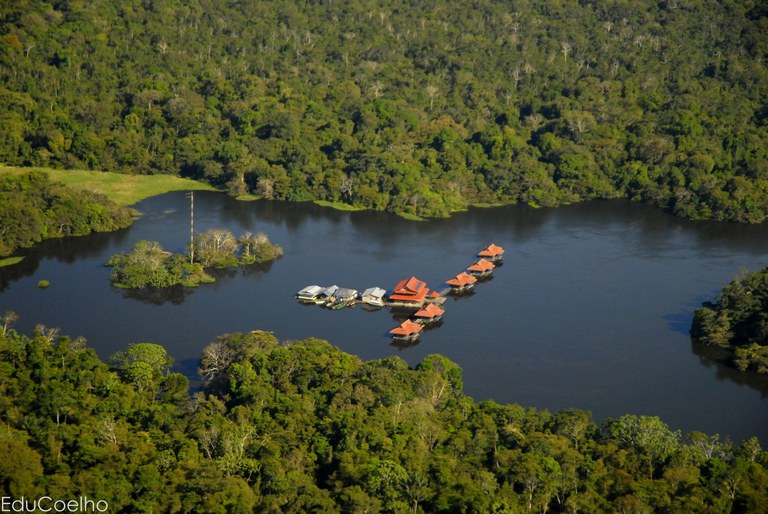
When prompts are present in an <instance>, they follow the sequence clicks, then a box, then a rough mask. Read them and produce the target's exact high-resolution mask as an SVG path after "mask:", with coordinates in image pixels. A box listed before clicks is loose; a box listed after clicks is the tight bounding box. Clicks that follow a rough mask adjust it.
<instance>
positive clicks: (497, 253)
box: [477, 243, 504, 262]
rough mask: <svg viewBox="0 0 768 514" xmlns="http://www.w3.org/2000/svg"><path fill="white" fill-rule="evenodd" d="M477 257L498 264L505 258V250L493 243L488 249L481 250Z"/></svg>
mask: <svg viewBox="0 0 768 514" xmlns="http://www.w3.org/2000/svg"><path fill="white" fill-rule="evenodd" d="M477 256H478V257H482V258H484V259H490V260H491V261H493V262H498V261H500V260H502V259H503V258H504V248H502V247H501V246H498V245H495V244H493V243H491V244H489V245H488V246H487V247H485V248H483V249H482V250H480V252H478V254H477Z"/></svg>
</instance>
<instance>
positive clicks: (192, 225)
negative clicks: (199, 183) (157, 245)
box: [186, 191, 195, 264]
mask: <svg viewBox="0 0 768 514" xmlns="http://www.w3.org/2000/svg"><path fill="white" fill-rule="evenodd" d="M186 197H187V198H189V263H190V264H192V263H193V262H195V192H194V191H190V192H189V193H187V194H186Z"/></svg>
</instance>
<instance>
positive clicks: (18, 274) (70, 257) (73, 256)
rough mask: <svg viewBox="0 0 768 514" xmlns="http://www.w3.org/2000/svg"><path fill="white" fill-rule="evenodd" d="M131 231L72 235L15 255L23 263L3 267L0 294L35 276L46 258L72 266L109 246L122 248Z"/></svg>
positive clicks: (50, 240) (51, 240)
mask: <svg viewBox="0 0 768 514" xmlns="http://www.w3.org/2000/svg"><path fill="white" fill-rule="evenodd" d="M128 232H129V229H121V230H118V231H116V232H108V233H104V232H100V233H92V234H89V235H87V236H70V237H62V238H56V239H48V240H45V241H43V242H41V243H39V244H37V245H35V246H34V247H33V248H26V249H23V250H20V251H18V252H16V255H18V256H20V257H24V260H23V261H21V262H19V263H18V264H14V265H12V266H4V267H2V268H0V292H3V291H5V290H6V289H8V287H10V285H11V284H12V283H13V282H16V281H17V280H20V279H22V278H24V277H28V276H31V275H34V274H35V273H36V272H37V268H38V267H39V265H40V261H41V260H43V259H53V260H56V261H58V262H63V263H66V264H71V263H74V262H76V261H80V260H83V259H87V258H89V257H98V256H100V255H101V254H102V253H104V250H105V249H106V248H108V247H109V246H110V245H120V244H121V243H122V242H123V241H124V240H125V239H126V238H127V237H128Z"/></svg>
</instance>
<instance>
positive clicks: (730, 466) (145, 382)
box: [0, 312, 768, 514]
mask: <svg viewBox="0 0 768 514" xmlns="http://www.w3.org/2000/svg"><path fill="white" fill-rule="evenodd" d="M16 319H17V316H16V315H15V314H14V313H13V312H6V313H5V315H4V316H3V317H2V318H1V319H0V323H2V324H1V325H0V330H2V332H0V418H2V425H3V426H2V430H0V459H1V460H2V462H3V466H0V491H2V492H3V494H4V495H6V494H7V495H10V496H11V497H15V498H19V497H22V496H24V497H26V498H35V497H39V496H40V495H42V494H47V495H49V496H51V497H53V498H72V497H77V496H78V495H86V496H87V497H88V498H91V499H94V500H103V501H106V502H108V504H109V512H126V513H128V512H131V513H134V512H179V513H181V512H194V513H198V512H220V513H224V512H227V513H245V512H253V511H258V512H274V513H304V512H322V513H334V512H344V513H363V512H367V513H377V512H390V513H394V512H398V513H399V512H414V513H418V512H464V513H529V512H535V513H546V512H551V513H577V512H584V513H602V512H605V513H609V512H610V513H612V512H627V513H629V512H633V513H651V512H654V513H685V514H691V513H705V512H706V513H718V512H721V513H742V512H743V513H748V512H762V511H763V510H764V508H765V506H766V505H768V470H766V466H768V452H766V451H764V450H762V449H761V447H760V445H759V443H758V441H757V439H755V438H750V439H748V440H745V441H743V442H741V443H740V444H733V443H732V442H730V441H727V440H721V439H720V438H719V437H718V436H717V435H707V434H703V433H700V432H692V433H690V434H687V435H686V436H685V437H683V436H682V435H681V434H680V433H679V432H678V431H674V430H672V429H670V428H669V427H668V426H667V425H665V424H664V422H663V421H662V420H660V419H659V418H656V417H649V416H635V415H625V416H621V417H619V418H617V419H608V420H605V421H604V422H602V423H600V424H596V423H595V422H594V421H593V420H592V418H591V415H590V414H589V413H588V412H584V411H579V410H575V409H566V410H562V411H559V412H556V413H550V412H548V411H544V410H535V409H530V408H523V407H521V406H519V405H499V404H497V403H495V402H493V401H483V402H480V403H477V402H475V401H474V400H472V399H471V398H469V397H467V396H464V395H463V394H462V373H461V369H460V368H459V367H458V366H457V365H456V364H454V363H453V362H451V361H449V360H448V359H446V358H445V357H442V356H439V355H430V356H428V357H426V358H424V360H423V361H422V362H421V363H419V364H418V365H417V366H416V367H415V368H409V367H408V365H407V364H406V363H405V362H404V361H403V360H402V359H400V358H398V357H388V358H385V359H380V360H372V361H368V362H363V361H361V360H360V359H358V358H357V357H354V356H352V355H349V354H346V353H344V352H342V351H341V350H339V349H338V348H336V347H334V346H332V345H331V344H329V343H327V342H325V341H320V340H315V339H309V340H305V341H283V342H280V341H278V340H277V339H276V338H275V337H274V336H273V335H272V334H270V333H266V332H260V331H253V332H250V333H233V334H228V335H224V336H221V337H219V338H218V339H217V340H216V341H214V342H212V343H211V344H210V345H209V346H207V347H206V348H205V350H204V351H203V354H202V356H201V359H200V368H199V373H200V376H201V378H202V380H203V386H202V388H201V389H199V390H197V389H196V388H195V389H190V385H189V381H188V379H187V378H186V377H185V376H184V375H181V374H179V373H173V372H170V369H171V368H172V365H173V361H172V359H171V358H170V357H169V356H168V354H167V353H166V351H165V349H164V348H163V347H162V346H160V345H157V344H152V343H136V344H132V345H130V346H129V347H128V348H127V349H126V350H125V351H122V352H119V353H117V354H116V355H114V356H112V357H111V358H110V359H109V363H105V362H103V361H102V360H100V359H99V358H98V357H97V355H96V353H95V352H94V351H93V350H92V349H90V348H89V347H88V346H87V344H86V341H85V340H84V339H82V338H79V339H71V338H69V337H66V336H62V335H61V334H60V333H59V331H58V330H57V329H54V328H50V327H46V326H43V325H38V326H37V327H36V328H35V330H34V333H33V334H31V335H23V334H19V333H17V332H16V331H15V330H14V329H13V322H14V321H15V320H16Z"/></svg>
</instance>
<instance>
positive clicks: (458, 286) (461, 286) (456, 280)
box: [445, 271, 477, 293]
mask: <svg viewBox="0 0 768 514" xmlns="http://www.w3.org/2000/svg"><path fill="white" fill-rule="evenodd" d="M475 282H477V278H476V277H473V276H472V275H470V274H469V273H466V272H464V271H462V272H461V273H459V274H458V275H456V276H455V277H453V278H452V279H450V280H446V281H445V283H446V284H448V285H449V286H450V287H451V291H453V292H454V293H463V292H465V291H469V290H470V289H472V288H473V287H474V286H475Z"/></svg>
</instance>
